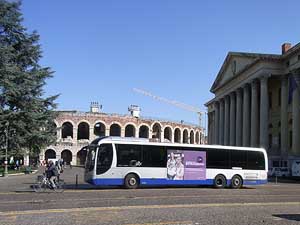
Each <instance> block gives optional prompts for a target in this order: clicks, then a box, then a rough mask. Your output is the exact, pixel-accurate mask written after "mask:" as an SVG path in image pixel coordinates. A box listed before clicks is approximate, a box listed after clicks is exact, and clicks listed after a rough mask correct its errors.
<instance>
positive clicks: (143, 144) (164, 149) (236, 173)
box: [85, 137, 268, 188]
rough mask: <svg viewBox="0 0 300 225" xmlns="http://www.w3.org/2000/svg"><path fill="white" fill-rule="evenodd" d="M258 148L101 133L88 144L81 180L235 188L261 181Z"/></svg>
mask: <svg viewBox="0 0 300 225" xmlns="http://www.w3.org/2000/svg"><path fill="white" fill-rule="evenodd" d="M267 171H268V159H267V154H266V151H265V150H264V149H262V148H246V147H231V146H218V145H193V144H177V143H163V142H151V141H150V140H148V139H140V138H120V137H102V138H98V139H96V140H94V141H93V142H92V143H91V144H90V145H89V147H88V153H87V159H86V165H85V181H86V182H88V183H90V184H93V185H99V186H106V185H111V186H125V187H126V188H137V187H139V186H150V185H152V186H159V185H164V186H169V185H176V186H179V185H213V186H215V187H217V188H224V187H232V188H241V187H242V186H243V185H258V184H265V183H267Z"/></svg>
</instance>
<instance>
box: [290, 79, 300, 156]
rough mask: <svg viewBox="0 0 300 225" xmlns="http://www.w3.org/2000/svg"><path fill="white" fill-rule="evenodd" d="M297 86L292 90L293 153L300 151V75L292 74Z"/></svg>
mask: <svg viewBox="0 0 300 225" xmlns="http://www.w3.org/2000/svg"><path fill="white" fill-rule="evenodd" d="M294 79H295V81H296V82H297V85H298V87H297V88H296V89H295V90H294V92H293V146H292V152H293V154H298V153H299V152H300V92H299V88H300V87H299V82H298V80H299V79H300V75H294Z"/></svg>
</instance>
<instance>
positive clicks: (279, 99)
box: [278, 88, 281, 106]
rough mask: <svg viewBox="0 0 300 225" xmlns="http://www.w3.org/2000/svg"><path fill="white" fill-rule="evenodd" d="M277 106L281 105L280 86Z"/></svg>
mask: <svg viewBox="0 0 300 225" xmlns="http://www.w3.org/2000/svg"><path fill="white" fill-rule="evenodd" d="M278 106H281V88H279V89H278Z"/></svg>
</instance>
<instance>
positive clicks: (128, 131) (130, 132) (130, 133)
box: [125, 123, 136, 137]
mask: <svg viewBox="0 0 300 225" xmlns="http://www.w3.org/2000/svg"><path fill="white" fill-rule="evenodd" d="M135 132H136V127H135V125H134V124H132V123H128V124H126V125H125V137H135Z"/></svg>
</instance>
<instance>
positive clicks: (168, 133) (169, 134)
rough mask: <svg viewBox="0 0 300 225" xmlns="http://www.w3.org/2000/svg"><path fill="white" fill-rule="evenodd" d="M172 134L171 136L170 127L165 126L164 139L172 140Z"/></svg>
mask: <svg viewBox="0 0 300 225" xmlns="http://www.w3.org/2000/svg"><path fill="white" fill-rule="evenodd" d="M172 136H173V132H172V128H171V127H169V126H166V127H165V129H164V139H167V140H169V141H170V142H172Z"/></svg>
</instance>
